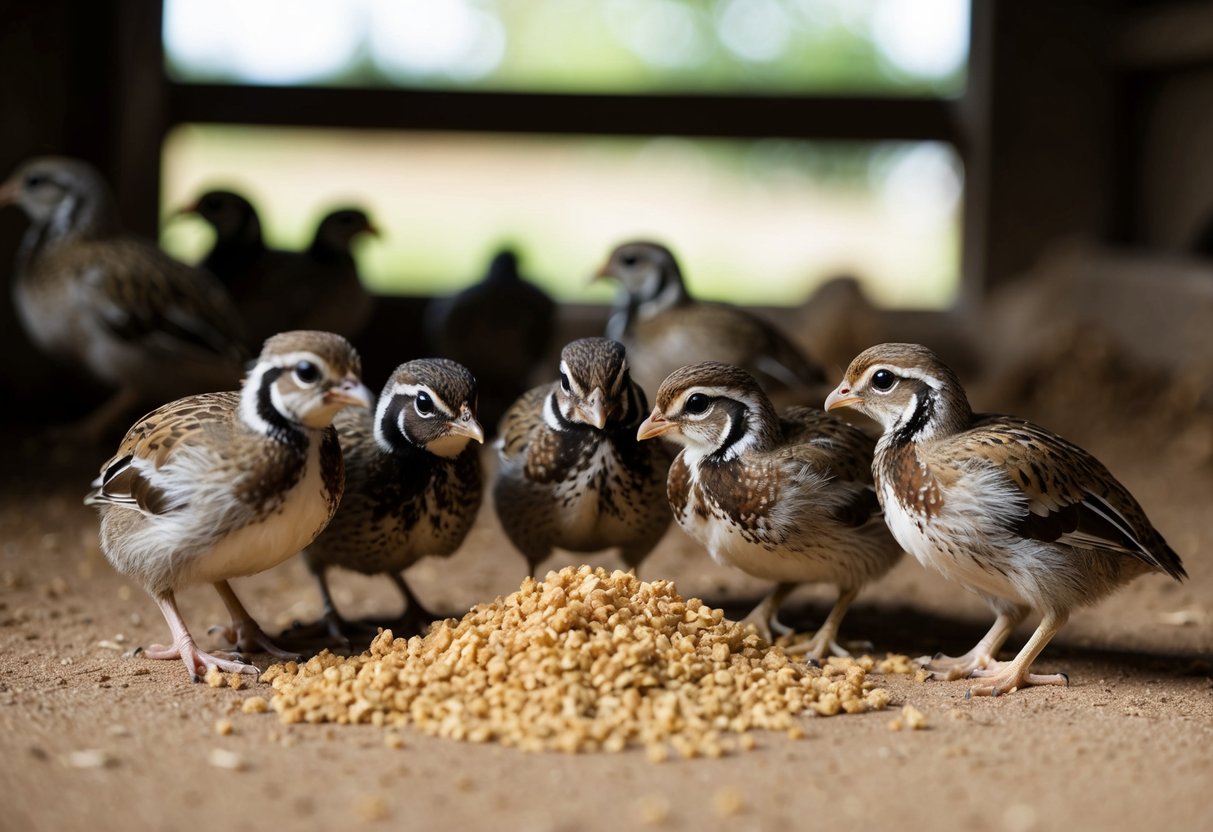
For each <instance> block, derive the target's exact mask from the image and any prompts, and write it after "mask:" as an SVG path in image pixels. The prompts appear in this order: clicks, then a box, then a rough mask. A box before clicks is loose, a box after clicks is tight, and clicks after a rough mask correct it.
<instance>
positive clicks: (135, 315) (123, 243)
mask: <svg viewBox="0 0 1213 832" xmlns="http://www.w3.org/2000/svg"><path fill="white" fill-rule="evenodd" d="M78 256H79V257H80V258H81V264H80V267H79V271H78V274H79V279H78V280H77V282H76V285H77V287H78V291H79V292H81V293H82V295H83V297H82V298H81V300H82V302H83V303H85V304H86V307H85V308H91V309H93V310H95V313H96V315H97V316H98V318H99V319H100V321H101V323H102V324H103V325H104V326H105V328H106V329H108V330H109V331H110V332H112V333H113V334H114V335H115V336H116V337H118V338H120V339H122V340H124V341H129V342H134V343H138V344H140V346H142V347H146V348H149V349H153V350H161V351H167V352H178V353H180V352H192V353H204V354H212V355H217V356H222V357H226V358H232V359H239V358H240V357H241V354H240V344H241V343H242V337H243V333H242V331H241V325H240V320H239V317H238V316H237V313H236V311H235V309H234V308H233V306H232V304H231V301H230V300H229V299H228V297H227V294H226V293H225V292H224V290H223V288H222V286H220V285H219V283H218V282H217V281H216V280H215V279H214V278H213V277H211V276H210V275H209V274H207V273H206V272H203V271H201V270H199V269H195V268H192V267H190V266H187V265H185V264H184V263H180V262H178V261H176V260H174V259H172V258H171V257H169V256H168V255H167V254H164V253H163V252H161V251H160V250H159V249H157V248H155V247H154V246H150V245H148V244H147V243H144V242H142V241H140V240H135V239H124V240H112V241H107V242H106V244H105V245H96V246H87V247H83V248H82V249H81V251H80V252H79V255H78Z"/></svg>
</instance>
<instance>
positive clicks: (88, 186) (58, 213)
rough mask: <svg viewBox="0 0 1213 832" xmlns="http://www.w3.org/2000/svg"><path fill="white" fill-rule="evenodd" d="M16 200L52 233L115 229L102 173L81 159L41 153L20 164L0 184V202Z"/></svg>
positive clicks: (113, 207) (114, 213)
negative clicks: (39, 155)
mask: <svg viewBox="0 0 1213 832" xmlns="http://www.w3.org/2000/svg"><path fill="white" fill-rule="evenodd" d="M10 203H12V204H16V205H18V206H20V207H21V209H22V210H23V211H25V213H26V215H27V216H29V218H30V221H31V222H33V224H34V225H35V226H47V227H50V228H51V230H52V232H53V236H55V237H62V236H64V235H66V234H68V233H73V232H79V233H101V232H111V231H116V230H117V227H118V220H117V207H116V205H115V203H114V197H113V194H112V192H111V191H110V188H109V185H107V184H106V182H105V179H104V178H102V176H101V173H100V172H99V171H98V170H97V169H96V168H94V167H93V166H92V165H90V164H88V163H87V162H84V161H82V160H80V159H69V158H65V157H61V156H42V157H38V158H35V159H30V160H28V161H27V162H25V163H24V164H22V165H21V166H20V167H19V168H17V170H16V171H14V172H13V174H12V175H11V176H10V177H9V178H8V180H7V181H5V182H4V184H3V185H0V205H7V204H10Z"/></svg>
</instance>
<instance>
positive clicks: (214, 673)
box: [202, 667, 227, 688]
mask: <svg viewBox="0 0 1213 832" xmlns="http://www.w3.org/2000/svg"><path fill="white" fill-rule="evenodd" d="M202 678H203V679H205V680H206V683H207V685H209V686H210V687H212V688H221V687H223V685H224V683H226V682H227V680H226V679H224V678H223V673H222V671H220V670H219V668H217V667H212V668H210V669H209V670H207V671H206V675H205V676H203V677H202Z"/></svg>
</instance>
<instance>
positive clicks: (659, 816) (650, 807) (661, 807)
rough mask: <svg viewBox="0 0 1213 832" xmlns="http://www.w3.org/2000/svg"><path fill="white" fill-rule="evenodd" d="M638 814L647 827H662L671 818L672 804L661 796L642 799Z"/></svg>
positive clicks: (649, 796)
mask: <svg viewBox="0 0 1213 832" xmlns="http://www.w3.org/2000/svg"><path fill="white" fill-rule="evenodd" d="M637 814H639V815H640V822H641V823H642V824H644V825H645V826H660V825H661V824H663V823H665V822H666V821H667V820H669V818H670V802H669V801H668V800H666V799H665V798H664V797H662V796H661V795H648V796H646V797H642V798H641V799H640V805H639V807H638V812H637Z"/></svg>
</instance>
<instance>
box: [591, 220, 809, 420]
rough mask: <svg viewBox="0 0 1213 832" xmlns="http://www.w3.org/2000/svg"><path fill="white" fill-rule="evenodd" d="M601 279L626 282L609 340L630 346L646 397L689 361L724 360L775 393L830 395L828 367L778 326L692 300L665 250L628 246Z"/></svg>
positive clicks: (722, 305)
mask: <svg viewBox="0 0 1213 832" xmlns="http://www.w3.org/2000/svg"><path fill="white" fill-rule="evenodd" d="M598 277H603V278H611V279H614V280H617V281H618V282H619V285H620V289H621V291H620V293H619V300H618V301H617V303H616V305H615V313H614V314H613V315H612V316H611V319H610V322H609V323H608V325H607V336H608V337H610V338H614V339H615V340H617V341H619V342H621V343H622V344H623V345H624V346H625V347H626V348H627V351H628V359H629V361H630V362H631V364H632V377H633V378H634V379H635V380H636V383H637V384H639V385H640V386H641V387H642V388H643V389H644V390H645V391H646V392H648V393H653V392H654V391H656V390H657V388H658V386H659V385H660V384H661V382H662V381H663V380H664V379H665V377H666V376H668V375H669V374H670V373H672V372H674V371H675V370H677V369H678V368H680V367H683V366H685V365H687V364H694V363H696V362H700V361H719V362H721V363H724V364H732V365H735V366H737V367H740V368H741V369H743V370H745V371H747V372H749V373H750V374H752V375H753V376H754V377H755V378H756V379H757V380H758V382H759V383H760V384H761V385H762V387H763V389H764V390H765V391H766V392H767V393H768V394H773V393H782V392H784V391H797V392H802V393H805V394H808V393H812V394H813V396H815V397H816V396H817V394H818V392H819V393H820V395H825V388H824V386H823V385H825V374H824V373H823V372H822V370H821V368H820V367H818V366H817V365H816V364H815V363H813V362H812V361H810V360H809V359H808V358H806V357H805V356H804V354H803V353H802V352H801V351H800V349H799V348H798V347H796V346H795V345H794V344H793V343H792V342H791V341H790V340H788V338H787V337H786V336H784V334H783V333H782V332H780V331H779V330H778V329H777V328H776V327H775V326H773V325H772V324H770V323H767V322H766V321H764V320H762V319H761V318H758V317H757V316H755V315H753V314H752V313H750V312H747V311H745V310H744V309H740V308H738V307H736V306H732V305H729V304H726V303H709V302H707V301H699V300H696V299H695V298H693V297H691V295H690V293H689V292H688V291H687V288H686V285H685V284H684V283H683V280H682V271H681V269H679V267H678V262H677V261H676V260H675V259H674V255H673V254H672V253H671V252H670V250H669V249H667V248H666V247H665V246H662V245H658V244H657V243H649V242H639V241H638V242H630V243H624V244H623V245H621V246H619V247H618V248H616V249H615V250H614V251H612V252H611V255H610V257H609V258H608V259H607V262H606V263H605V264H604V265H603V266H602V268H601V269H599V271H598ZM814 400H815V401H820V400H821V399H820V398H819V397H817V398H814Z"/></svg>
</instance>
